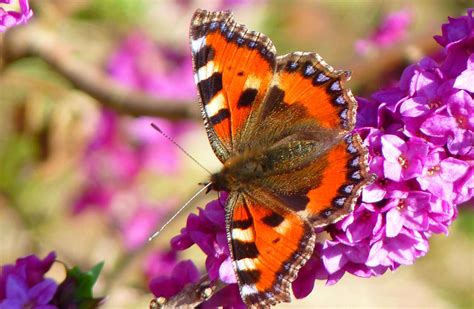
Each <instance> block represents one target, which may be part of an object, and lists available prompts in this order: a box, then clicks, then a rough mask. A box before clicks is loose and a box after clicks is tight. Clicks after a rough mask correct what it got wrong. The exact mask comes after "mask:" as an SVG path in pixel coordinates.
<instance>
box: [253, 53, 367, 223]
mask: <svg viewBox="0 0 474 309" xmlns="http://www.w3.org/2000/svg"><path fill="white" fill-rule="evenodd" d="M348 78H349V73H348V72H345V71H336V70H334V69H333V68H331V67H330V66H329V65H327V64H326V63H325V62H324V61H323V60H322V59H321V58H320V57H319V56H318V55H317V54H314V53H301V52H295V53H291V54H288V55H285V56H280V57H278V58H277V70H276V72H275V75H274V79H273V82H272V84H271V87H270V89H269V93H268V95H267V97H266V100H265V102H264V103H263V104H262V106H261V109H260V111H259V115H258V121H257V122H256V123H257V126H256V129H255V131H258V132H260V135H262V136H272V139H273V140H270V141H263V142H262V141H261V140H260V141H257V143H264V144H270V145H271V146H269V149H270V150H269V153H270V155H269V157H270V158H273V157H275V155H273V154H272V153H276V152H277V153H278V154H279V158H283V159H281V163H280V165H281V166H291V164H292V165H293V168H291V169H286V170H285V169H284V168H280V167H278V168H277V169H279V171H277V172H276V173H273V174H272V175H269V176H267V177H265V179H264V180H263V181H262V182H261V185H262V186H264V187H267V188H269V189H270V190H271V191H273V192H277V193H278V194H279V196H280V197H281V198H282V199H283V200H284V201H286V204H287V207H289V208H290V209H292V210H294V211H296V212H297V213H298V214H299V215H301V216H303V217H304V218H307V219H308V220H309V221H310V222H311V223H312V224H313V226H324V225H327V224H329V223H332V222H335V221H337V220H338V219H340V218H341V217H343V216H345V215H347V214H348V213H349V212H350V211H351V210H352V208H353V206H354V204H355V201H356V199H357V197H358V196H359V194H360V192H361V190H362V188H363V187H364V186H365V185H366V184H367V183H369V182H371V181H372V180H373V176H372V175H371V174H369V172H368V165H367V151H366V149H365V147H364V146H363V144H362V141H361V138H360V136H359V135H358V134H355V133H353V132H352V130H353V129H354V124H355V119H356V118H355V117H356V111H357V102H356V100H355V99H354V97H353V96H352V94H351V92H350V90H349V89H346V88H345V86H344V83H345V81H346V80H347V79H348ZM282 123H283V128H280V127H281V126H282V125H281V124H282ZM290 124H291V125H290ZM269 132H277V133H272V134H270V133H269ZM253 135H255V133H253ZM248 141H250V139H248V140H246V141H245V142H248ZM275 145H277V146H275ZM301 149H302V150H301ZM305 149H306V150H305ZM304 151H306V152H307V153H310V154H309V155H306V156H305V155H301V156H298V153H304ZM295 154H296V155H295ZM301 158H303V159H301ZM298 160H299V161H298ZM295 165H296V166H297V167H295Z"/></svg>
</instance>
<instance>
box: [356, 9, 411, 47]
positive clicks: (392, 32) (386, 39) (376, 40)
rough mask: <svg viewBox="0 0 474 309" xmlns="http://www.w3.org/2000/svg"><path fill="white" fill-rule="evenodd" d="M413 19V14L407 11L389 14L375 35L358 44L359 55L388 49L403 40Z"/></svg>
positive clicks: (359, 41)
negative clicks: (383, 48)
mask: <svg viewBox="0 0 474 309" xmlns="http://www.w3.org/2000/svg"><path fill="white" fill-rule="evenodd" d="M411 19H412V17H411V13H410V12H409V11H407V10H402V11H398V12H393V13H390V14H388V15H387V16H385V18H384V19H383V21H382V22H381V24H380V25H379V26H378V27H377V29H376V30H375V31H374V33H372V34H371V35H370V36H369V37H368V38H367V39H361V40H358V41H357V42H356V45H355V48H356V51H357V53H359V54H360V55H365V54H367V53H369V52H370V51H371V50H373V49H375V48H381V47H387V46H390V45H393V44H395V43H397V42H399V41H401V40H403V39H404V38H405V37H406V34H407V30H408V27H409V26H410V24H411Z"/></svg>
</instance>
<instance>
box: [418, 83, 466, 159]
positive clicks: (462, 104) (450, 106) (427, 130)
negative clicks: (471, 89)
mask: <svg viewBox="0 0 474 309" xmlns="http://www.w3.org/2000/svg"><path fill="white" fill-rule="evenodd" d="M446 103H447V108H446V109H444V110H443V111H440V112H439V113H437V114H433V115H432V116H431V117H429V118H428V119H426V120H425V121H424V122H423V123H422V124H421V128H420V130H421V132H423V133H424V134H426V135H428V136H430V137H435V138H438V141H439V140H441V141H444V144H445V143H447V146H448V150H449V151H450V152H451V153H452V154H456V155H457V154H461V155H466V154H469V155H473V154H474V150H473V145H474V118H473V117H472V115H473V113H474V100H473V99H472V97H471V95H470V94H468V93H467V92H466V91H464V90H460V91H458V92H456V93H454V94H453V95H451V96H449V97H448V98H447V99H446ZM438 144H439V142H438Z"/></svg>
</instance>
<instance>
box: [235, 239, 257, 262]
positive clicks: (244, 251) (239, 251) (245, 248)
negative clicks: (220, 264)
mask: <svg viewBox="0 0 474 309" xmlns="http://www.w3.org/2000/svg"><path fill="white" fill-rule="evenodd" d="M232 246H233V248H234V258H235V260H241V259H246V258H250V259H254V258H256V257H258V249H257V246H256V245H255V243H254V242H244V241H240V240H237V239H234V240H233V242H232Z"/></svg>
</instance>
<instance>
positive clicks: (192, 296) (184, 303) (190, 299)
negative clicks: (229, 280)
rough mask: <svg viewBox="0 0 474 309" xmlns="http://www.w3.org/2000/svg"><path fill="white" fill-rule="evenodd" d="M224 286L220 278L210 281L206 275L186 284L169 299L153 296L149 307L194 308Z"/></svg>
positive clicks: (151, 308)
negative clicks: (195, 281)
mask: <svg viewBox="0 0 474 309" xmlns="http://www.w3.org/2000/svg"><path fill="white" fill-rule="evenodd" d="M224 287H225V283H223V282H222V281H220V280H217V282H214V283H212V282H211V281H210V280H209V277H208V276H207V275H204V276H202V277H201V279H199V282H197V283H195V284H188V285H187V286H185V287H184V289H182V290H181V291H180V292H179V293H178V294H176V295H175V296H173V297H170V298H169V299H165V298H164V297H158V298H154V299H152V300H151V302H150V309H157V308H178V307H179V308H195V307H196V306H198V305H199V304H201V303H202V302H204V301H206V300H208V299H209V298H211V297H212V296H213V295H215V294H216V293H217V292H218V291H220V290H221V289H222V288H224Z"/></svg>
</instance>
